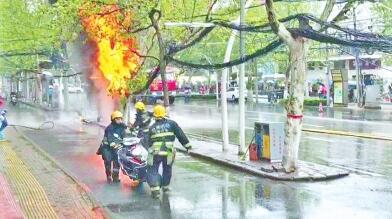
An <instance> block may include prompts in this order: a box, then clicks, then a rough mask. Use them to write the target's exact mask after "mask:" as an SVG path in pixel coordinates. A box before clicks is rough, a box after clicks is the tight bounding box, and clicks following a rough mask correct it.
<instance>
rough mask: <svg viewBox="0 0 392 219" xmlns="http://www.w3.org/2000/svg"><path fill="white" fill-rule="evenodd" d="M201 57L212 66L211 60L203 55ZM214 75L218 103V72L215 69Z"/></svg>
mask: <svg viewBox="0 0 392 219" xmlns="http://www.w3.org/2000/svg"><path fill="white" fill-rule="evenodd" d="M203 56H204V58H206V60H207V62H208V63H209V64H210V65H212V62H211V59H210V58H209V57H208V56H207V55H205V54H203ZM214 75H215V76H216V80H215V89H216V92H215V93H216V101H218V100H219V83H218V78H219V77H218V72H217V71H216V70H215V69H214Z"/></svg>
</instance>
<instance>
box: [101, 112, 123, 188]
mask: <svg viewBox="0 0 392 219" xmlns="http://www.w3.org/2000/svg"><path fill="white" fill-rule="evenodd" d="M110 119H111V121H112V122H111V123H110V125H109V126H108V127H106V129H105V134H104V137H103V140H102V144H101V146H100V148H99V150H98V152H97V154H101V155H102V159H103V160H104V164H105V174H106V180H107V182H108V183H111V182H114V183H118V182H120V178H119V173H120V163H119V161H118V155H117V152H118V149H119V148H120V147H121V144H122V139H123V138H124V135H125V130H126V129H127V126H126V125H125V124H124V123H123V114H122V113H121V112H120V111H114V112H113V113H112V114H111V116H110Z"/></svg>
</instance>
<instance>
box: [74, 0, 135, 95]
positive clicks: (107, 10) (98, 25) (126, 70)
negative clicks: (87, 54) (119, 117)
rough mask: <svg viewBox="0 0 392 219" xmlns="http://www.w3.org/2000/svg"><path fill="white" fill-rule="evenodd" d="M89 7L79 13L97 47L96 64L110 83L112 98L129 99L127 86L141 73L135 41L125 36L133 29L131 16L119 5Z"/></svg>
mask: <svg viewBox="0 0 392 219" xmlns="http://www.w3.org/2000/svg"><path fill="white" fill-rule="evenodd" d="M96 7H97V5H95V3H86V4H85V5H84V6H83V7H82V9H81V10H80V16H81V20H82V24H83V27H84V30H85V31H86V32H87V35H88V38H89V40H91V41H93V42H94V44H95V45H96V51H95V54H94V57H93V61H94V63H95V65H96V67H97V69H98V70H99V71H100V73H101V74H102V75H103V76H104V78H105V79H106V80H107V81H108V86H107V88H106V89H107V91H108V92H109V93H110V94H111V95H115V94H119V95H127V94H128V93H129V90H128V83H129V81H130V80H131V79H133V78H134V77H135V76H136V74H137V72H138V70H139V60H140V59H139V56H138V55H137V54H138V53H137V45H136V40H135V39H134V38H132V37H130V36H129V35H127V34H126V32H127V30H129V29H130V27H131V25H132V19H131V13H129V12H124V11H123V10H122V9H121V8H119V7H118V6H117V5H115V4H113V5H105V6H101V7H100V8H99V9H98V13H97V10H96V9H95V10H94V8H96Z"/></svg>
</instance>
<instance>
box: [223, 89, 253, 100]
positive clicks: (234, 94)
mask: <svg viewBox="0 0 392 219" xmlns="http://www.w3.org/2000/svg"><path fill="white" fill-rule="evenodd" d="M226 95H227V100H230V101H233V102H235V101H238V99H239V98H240V90H239V87H229V88H228V89H227V92H226ZM244 96H245V101H246V100H247V99H248V98H247V96H248V90H246V89H245V91H244Z"/></svg>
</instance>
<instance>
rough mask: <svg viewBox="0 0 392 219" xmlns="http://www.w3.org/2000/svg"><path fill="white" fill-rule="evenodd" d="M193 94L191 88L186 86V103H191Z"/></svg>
mask: <svg viewBox="0 0 392 219" xmlns="http://www.w3.org/2000/svg"><path fill="white" fill-rule="evenodd" d="M191 92H192V89H191V87H190V86H189V85H187V86H185V90H184V94H185V98H184V101H185V103H189V101H190V99H191Z"/></svg>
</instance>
